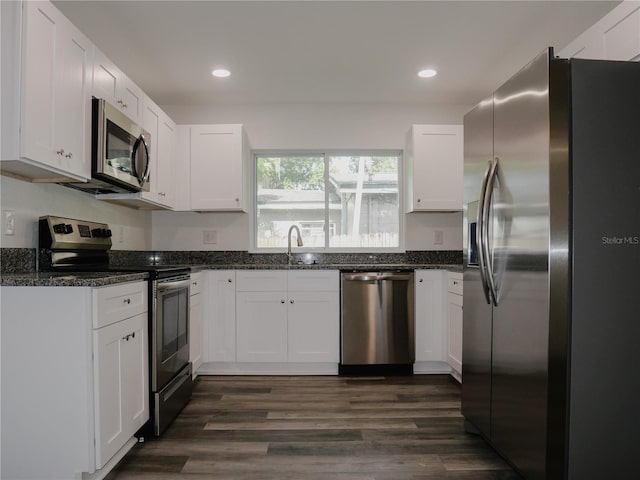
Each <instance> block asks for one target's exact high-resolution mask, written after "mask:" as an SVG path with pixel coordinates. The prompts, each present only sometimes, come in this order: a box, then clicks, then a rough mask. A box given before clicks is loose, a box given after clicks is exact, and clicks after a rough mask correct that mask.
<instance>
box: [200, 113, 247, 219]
mask: <svg viewBox="0 0 640 480" xmlns="http://www.w3.org/2000/svg"><path fill="white" fill-rule="evenodd" d="M189 139H190V152H191V155H190V164H191V167H190V181H189V187H190V209H191V210H195V211H217V210H219V211H241V212H246V211H247V208H248V205H247V203H248V201H247V198H248V193H249V180H250V174H249V172H250V169H249V161H250V158H249V155H250V149H249V143H248V140H247V135H246V133H245V131H244V128H243V127H242V125H237V124H236V125H191V126H190V128H189Z"/></svg>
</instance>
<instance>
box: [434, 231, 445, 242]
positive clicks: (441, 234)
mask: <svg viewBox="0 0 640 480" xmlns="http://www.w3.org/2000/svg"><path fill="white" fill-rule="evenodd" d="M443 237H444V232H443V231H442V230H435V231H434V232H433V244H434V245H442V244H443V243H444V239H443Z"/></svg>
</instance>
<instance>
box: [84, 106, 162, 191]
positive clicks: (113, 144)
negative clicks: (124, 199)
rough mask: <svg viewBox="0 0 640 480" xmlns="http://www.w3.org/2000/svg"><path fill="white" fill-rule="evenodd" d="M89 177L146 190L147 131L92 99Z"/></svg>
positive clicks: (147, 179) (148, 138)
mask: <svg viewBox="0 0 640 480" xmlns="http://www.w3.org/2000/svg"><path fill="white" fill-rule="evenodd" d="M93 115H94V119H93V120H94V136H93V155H94V169H93V176H94V177H96V178H99V179H101V180H104V181H107V182H109V183H113V184H116V185H120V186H121V187H124V188H126V189H128V190H130V191H141V190H143V191H147V192H148V191H149V188H150V185H149V172H150V161H151V160H150V158H151V157H150V152H149V142H150V141H151V138H150V137H151V135H150V134H149V132H147V131H146V130H144V129H143V128H142V127H140V126H138V125H137V124H136V123H135V122H133V121H132V120H131V119H130V118H129V117H127V116H126V115H124V114H123V113H122V112H120V111H119V110H118V109H117V108H115V107H114V106H112V105H111V104H109V103H107V102H106V101H105V100H103V99H97V98H94V99H93Z"/></svg>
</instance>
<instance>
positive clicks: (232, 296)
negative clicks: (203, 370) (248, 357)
mask: <svg viewBox="0 0 640 480" xmlns="http://www.w3.org/2000/svg"><path fill="white" fill-rule="evenodd" d="M205 284H206V286H205V288H206V292H207V295H206V296H205V298H204V301H205V302H206V303H205V305H204V316H203V324H202V334H203V340H204V344H203V359H202V361H203V362H235V361H236V272H234V271H233V270H213V271H210V272H207V280H206V282H205Z"/></svg>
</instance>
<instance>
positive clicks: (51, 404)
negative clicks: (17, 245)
mask: <svg viewBox="0 0 640 480" xmlns="http://www.w3.org/2000/svg"><path fill="white" fill-rule="evenodd" d="M1 294H2V313H1V314H2V355H3V358H4V359H7V358H9V359H14V360H15V359H18V360H19V367H18V366H17V364H16V362H15V361H11V362H2V418H1V421H2V478H38V479H41V480H46V479H59V478H80V476H82V478H95V477H98V478H102V477H103V476H104V475H106V473H107V472H108V471H109V470H110V469H111V468H113V467H114V466H115V464H116V463H117V462H118V461H119V460H120V459H121V458H122V457H123V456H124V454H125V453H126V452H127V451H128V450H129V449H130V448H131V447H132V446H133V445H135V443H136V439H135V437H134V435H135V433H136V431H137V430H138V429H139V428H140V427H141V426H142V425H143V424H144V423H145V422H146V421H147V420H148V419H149V384H148V382H149V377H148V368H147V362H148V339H147V334H148V332H147V325H148V316H147V308H148V305H147V285H146V282H131V283H125V284H118V285H112V286H108V287H101V288H90V287H2V288H1ZM25 352H28V355H26V354H25ZM34 459H36V460H35V461H34Z"/></svg>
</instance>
